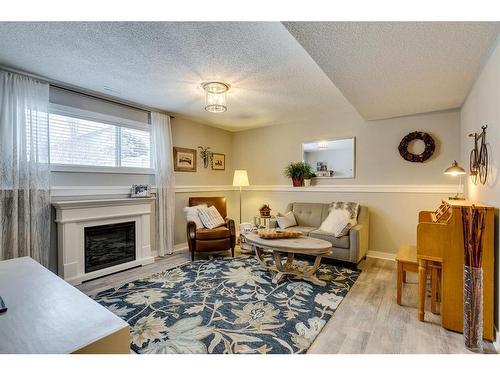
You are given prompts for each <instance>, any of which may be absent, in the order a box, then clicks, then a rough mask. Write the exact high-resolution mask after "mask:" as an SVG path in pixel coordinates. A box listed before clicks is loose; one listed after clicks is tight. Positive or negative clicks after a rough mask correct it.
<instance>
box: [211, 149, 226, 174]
mask: <svg viewBox="0 0 500 375" xmlns="http://www.w3.org/2000/svg"><path fill="white" fill-rule="evenodd" d="M212 169H213V170H215V171H223V170H225V169H226V155H224V154H216V153H215V152H214V153H213V154H212Z"/></svg>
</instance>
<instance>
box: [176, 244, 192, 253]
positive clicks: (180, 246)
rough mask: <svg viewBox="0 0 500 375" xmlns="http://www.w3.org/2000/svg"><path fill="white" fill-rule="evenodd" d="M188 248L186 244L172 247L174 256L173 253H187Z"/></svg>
mask: <svg viewBox="0 0 500 375" xmlns="http://www.w3.org/2000/svg"><path fill="white" fill-rule="evenodd" d="M188 249H189V246H188V243H187V242H183V243H178V244H177V245H174V254H175V253H181V252H183V251H188Z"/></svg>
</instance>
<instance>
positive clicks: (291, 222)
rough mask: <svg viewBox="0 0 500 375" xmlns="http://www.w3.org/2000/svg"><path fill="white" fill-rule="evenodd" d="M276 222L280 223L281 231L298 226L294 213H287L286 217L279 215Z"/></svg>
mask: <svg viewBox="0 0 500 375" xmlns="http://www.w3.org/2000/svg"><path fill="white" fill-rule="evenodd" d="M276 221H277V222H278V226H279V227H280V229H286V228H289V227H294V226H296V225H297V221H296V220H295V215H294V214H293V212H292V211H290V212H287V213H286V214H284V215H281V214H278V216H276Z"/></svg>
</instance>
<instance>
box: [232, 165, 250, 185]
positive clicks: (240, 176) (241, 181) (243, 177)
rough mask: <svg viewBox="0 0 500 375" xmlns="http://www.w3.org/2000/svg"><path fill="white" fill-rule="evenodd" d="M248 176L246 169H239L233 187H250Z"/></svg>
mask: <svg viewBox="0 0 500 375" xmlns="http://www.w3.org/2000/svg"><path fill="white" fill-rule="evenodd" d="M249 185H250V183H249V182H248V174H247V171H246V170H244V169H237V170H235V171H234V177H233V186H249Z"/></svg>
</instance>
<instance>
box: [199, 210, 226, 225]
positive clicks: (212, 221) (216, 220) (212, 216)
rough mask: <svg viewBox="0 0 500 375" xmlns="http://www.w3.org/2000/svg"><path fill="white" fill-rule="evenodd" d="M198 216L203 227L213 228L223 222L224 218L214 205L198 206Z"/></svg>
mask: <svg viewBox="0 0 500 375" xmlns="http://www.w3.org/2000/svg"><path fill="white" fill-rule="evenodd" d="M198 216H199V217H200V220H201V222H202V223H203V226H204V227H205V228H209V229H214V228H217V227H220V226H221V225H224V224H225V221H224V219H223V218H222V216H221V214H220V213H219V211H217V208H215V206H210V207H208V208H204V207H200V208H198Z"/></svg>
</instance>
